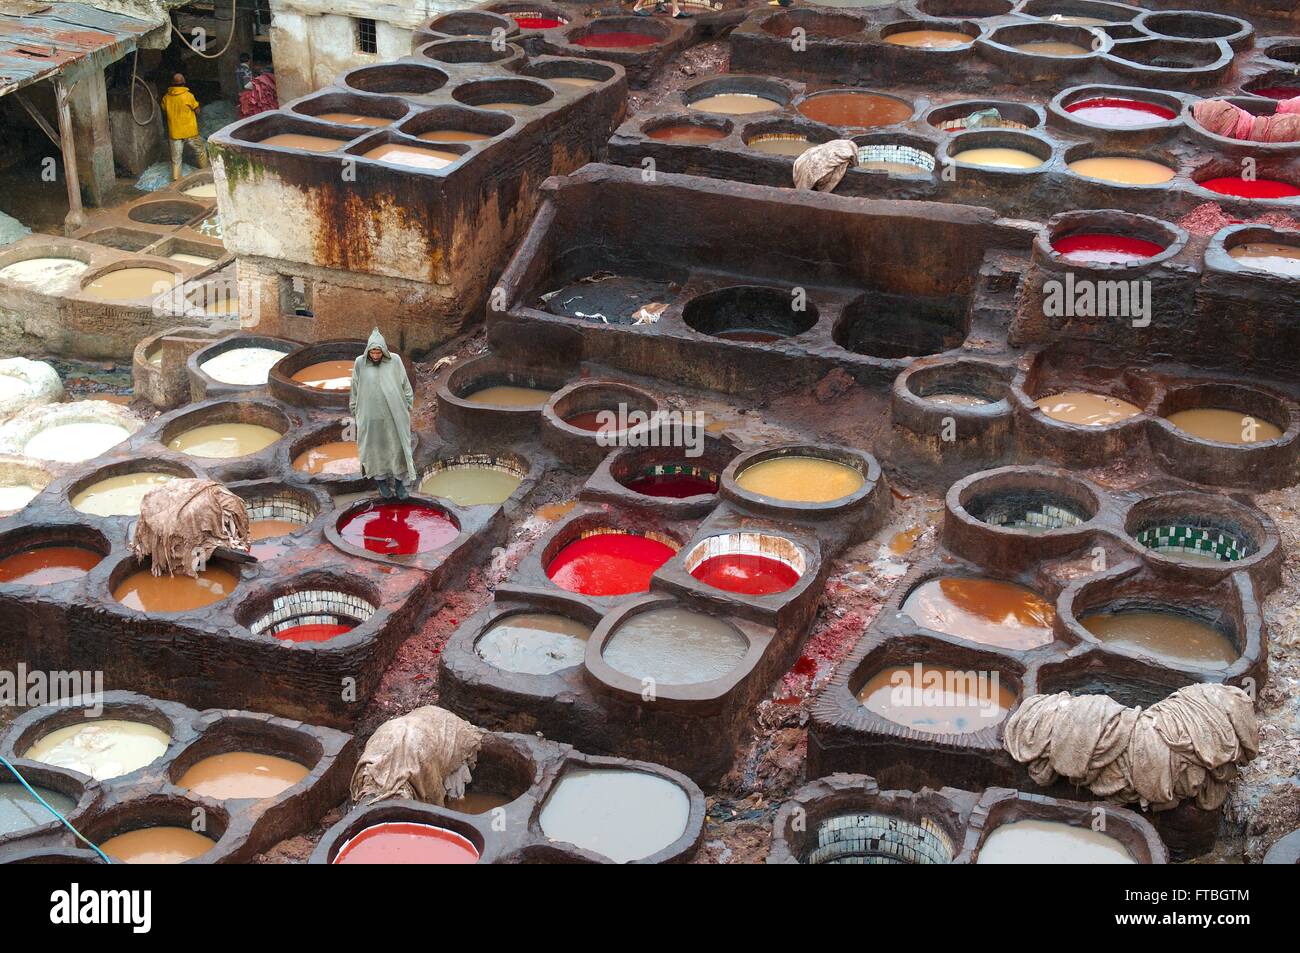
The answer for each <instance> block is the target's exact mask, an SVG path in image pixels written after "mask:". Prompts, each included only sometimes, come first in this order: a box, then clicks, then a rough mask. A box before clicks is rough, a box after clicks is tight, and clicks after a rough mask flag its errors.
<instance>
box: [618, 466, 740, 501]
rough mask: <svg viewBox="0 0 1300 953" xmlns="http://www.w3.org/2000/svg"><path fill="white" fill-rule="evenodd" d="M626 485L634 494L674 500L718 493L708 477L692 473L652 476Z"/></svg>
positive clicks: (657, 474)
mask: <svg viewBox="0 0 1300 953" xmlns="http://www.w3.org/2000/svg"><path fill="white" fill-rule="evenodd" d="M624 485H625V486H626V487H627V488H628V489H629V490H631V491H632V492H634V493H641V494H644V495H645V496H658V497H666V498H668V499H673V500H684V499H686V498H687V497H688V496H701V495H703V494H705V493H709V494H713V493H716V492H718V486H717V484H716V483H714V482H713V481H712V480H710V479H709V478H708V477H706V476H700V475H697V474H691V473H656V474H650V475H647V476H640V477H637V478H636V479H635V480H628V481H627V483H626V484H624Z"/></svg>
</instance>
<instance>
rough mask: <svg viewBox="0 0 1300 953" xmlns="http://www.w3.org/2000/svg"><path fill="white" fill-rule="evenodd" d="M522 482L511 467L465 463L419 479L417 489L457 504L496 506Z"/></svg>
mask: <svg viewBox="0 0 1300 953" xmlns="http://www.w3.org/2000/svg"><path fill="white" fill-rule="evenodd" d="M522 481H523V477H522V476H520V474H518V473H515V472H514V471H513V470H507V469H505V468H503V467H492V466H487V465H486V464H475V463H466V464H457V465H455V466H449V467H443V468H441V469H439V470H435V471H434V472H432V473H430V474H429V475H428V476H426V477H425V478H424V479H423V480H422V481H420V492H421V493H423V494H425V495H427V496H438V497H441V498H442V499H444V500H451V502H453V503H455V504H457V505H458V506H496V505H499V504H501V503H504V502H505V501H506V500H508V499H510V497H511V495H512V494H513V493H514V492H515V490H517V489H519V484H520V483H521V482H522Z"/></svg>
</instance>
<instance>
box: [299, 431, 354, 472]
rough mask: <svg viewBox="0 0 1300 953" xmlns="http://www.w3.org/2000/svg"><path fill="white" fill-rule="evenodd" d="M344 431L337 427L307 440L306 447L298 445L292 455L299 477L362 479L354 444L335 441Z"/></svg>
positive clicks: (352, 442)
mask: <svg viewBox="0 0 1300 953" xmlns="http://www.w3.org/2000/svg"><path fill="white" fill-rule="evenodd" d="M340 430H342V427H341V425H339V424H334V425H331V426H329V427H327V428H325V429H324V430H323V431H321V432H318V433H316V434H314V435H312V436H311V437H308V438H307V440H306V442H305V443H306V445H305V446H303V445H302V444H296V445H295V446H294V447H293V449H292V450H291V451H290V459H291V460H292V466H293V468H294V469H295V470H297V471H298V472H299V473H304V474H306V475H308V476H319V477H358V478H359V477H360V476H361V455H360V454H361V451H360V450H359V449H358V447H357V442H356V441H355V440H333V439H329V438H331V437H334V436H337V435H338V434H339V431H340Z"/></svg>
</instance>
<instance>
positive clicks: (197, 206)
mask: <svg viewBox="0 0 1300 953" xmlns="http://www.w3.org/2000/svg"><path fill="white" fill-rule="evenodd" d="M208 208H209V206H207V205H204V204H203V203H201V202H182V201H179V200H177V199H157V200H154V201H148V202H141V203H140V204H139V205H136V206H135V207H133V208H132V209H131V210H130V211H129V212H127V213H126V217H127V218H129V219H130V220H131V221H133V222H141V223H143V224H145V225H184V224H185V223H186V222H189V221H192V220H193V219H195V218H198V217H199V216H200V215H202V214H203V213H204V212H206V211H208Z"/></svg>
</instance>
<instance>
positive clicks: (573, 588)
mask: <svg viewBox="0 0 1300 953" xmlns="http://www.w3.org/2000/svg"><path fill="white" fill-rule="evenodd" d="M672 557H673V550H672V548H671V547H669V546H666V545H664V544H663V543H661V542H659V541H657V540H653V539H650V538H648V537H646V536H638V535H636V534H635V533H597V534H596V535H594V536H584V537H583V538H582V539H577V540H574V541H573V542H572V543H570V544H569V545H568V546H565V547H564V548H563V549H562V550H560V552H559V553H558V554H557V555H556V557H555V558H554V559H552V560H551V564H550V565H549V566H547V567H546V575H547V576H548V577H549V578H550V580H551V582H553V583H555V584H556V585H557V586H559V587H560V588H561V589H567V590H568V591H569V592H579V593H582V594H583V595H584V596H623V595H627V594H628V593H630V592H645V591H646V590H648V589H649V588H650V577H651V576H652V575H654V571H655V570H656V569H658V568H659V567H660V566H662V565H663V564H664V563H666V562H668V560H670V559H672Z"/></svg>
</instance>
